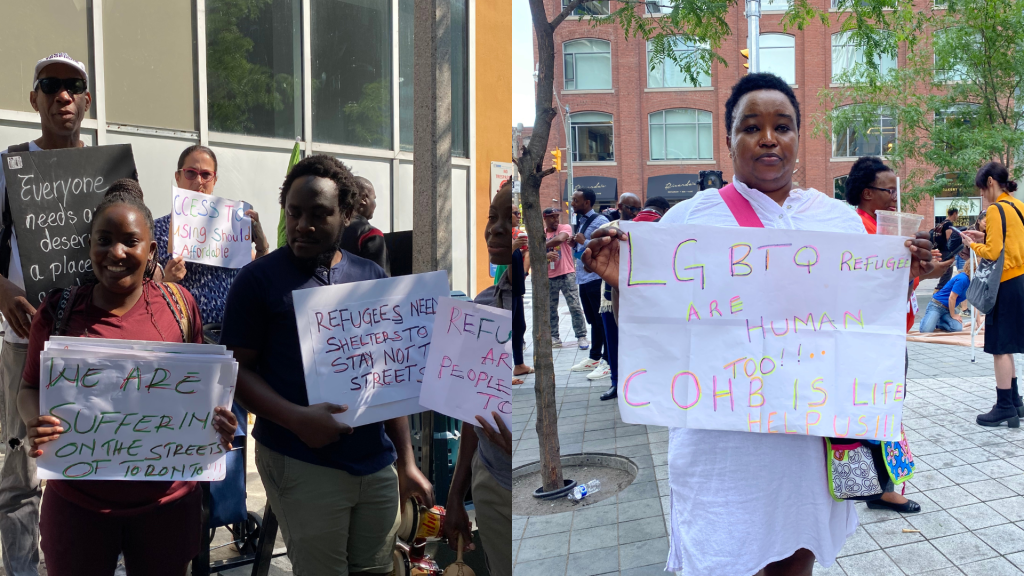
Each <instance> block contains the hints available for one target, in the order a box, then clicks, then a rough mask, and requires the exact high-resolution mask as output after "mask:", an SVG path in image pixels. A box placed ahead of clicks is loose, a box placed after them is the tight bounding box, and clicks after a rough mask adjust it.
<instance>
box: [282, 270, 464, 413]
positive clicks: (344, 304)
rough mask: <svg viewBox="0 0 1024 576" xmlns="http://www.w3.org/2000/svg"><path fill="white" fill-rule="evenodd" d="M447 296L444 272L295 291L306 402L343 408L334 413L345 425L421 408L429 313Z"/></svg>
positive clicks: (430, 328) (430, 324) (430, 329)
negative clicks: (343, 409)
mask: <svg viewBox="0 0 1024 576" xmlns="http://www.w3.org/2000/svg"><path fill="white" fill-rule="evenodd" d="M449 293H450V292H449V290H448V274H447V273H446V272H428V273H426V274H413V275H410V276H399V277H396V278H382V279H380V280H366V281H363V282H352V283H349V284H337V285H331V286H319V287H316V288H307V289H305V290H296V291H295V292H293V293H292V295H293V298H294V301H295V321H296V323H297V325H298V329H299V342H300V344H301V346H302V363H303V365H304V371H305V376H306V394H307V396H308V398H309V404H310V405H313V404H318V403H320V402H331V403H334V404H340V405H347V406H348V411H346V412H343V413H341V414H336V415H335V418H336V419H337V420H338V421H339V422H343V423H345V424H348V425H350V426H362V425H363V424H372V423H374V422H380V421H383V420H388V419H390V418H396V417H398V416H407V415H409V414H414V413H416V412H421V411H422V410H423V409H422V407H421V406H420V403H419V398H420V387H421V385H422V382H423V374H424V370H425V367H426V363H427V355H428V354H429V353H430V343H431V335H432V333H433V328H434V316H435V315H436V313H437V310H438V300H439V299H440V298H442V297H445V296H447V295H448V294H449Z"/></svg>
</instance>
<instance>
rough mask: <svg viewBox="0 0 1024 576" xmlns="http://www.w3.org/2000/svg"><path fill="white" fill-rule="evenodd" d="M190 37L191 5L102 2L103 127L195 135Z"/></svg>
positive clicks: (119, 0)
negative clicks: (105, 123) (122, 126)
mask: <svg viewBox="0 0 1024 576" xmlns="http://www.w3.org/2000/svg"><path fill="white" fill-rule="evenodd" d="M5 10H6V8H5ZM60 12H61V13H63V12H64V9H62V10H61V11H60ZM192 36H193V34H192V3H191V2H165V1H163V0H110V1H107V2H104V3H103V54H104V61H103V69H104V82H105V85H106V89H107V90H106V92H107V93H106V94H104V101H105V103H106V108H107V121H108V122H113V123H117V124H131V125H134V126H150V127H153V128H169V129H172V130H196V128H197V127H196V110H195V103H196V93H195V66H194V61H195V58H194V57H193V54H192V42H191V38H192ZM5 44H6V41H5ZM51 51H52V50H51ZM51 51H48V52H46V53H47V54H49V53H51ZM33 63H34V60H33ZM23 65H25V66H28V65H29V64H28V63H23Z"/></svg>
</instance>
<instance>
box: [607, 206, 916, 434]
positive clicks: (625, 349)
mask: <svg viewBox="0 0 1024 576" xmlns="http://www.w3.org/2000/svg"><path fill="white" fill-rule="evenodd" d="M622 228H623V230H624V231H626V232H628V233H629V242H628V243H624V244H623V246H622V252H621V258H620V270H619V286H620V302H621V306H620V309H619V314H620V315H619V408H620V411H621V413H622V419H623V420H624V421H626V422H630V423H636V424H656V425H660V426H675V427H686V428H706V429H717V430H740V431H747V432H762V433H781V434H809V435H814V436H832V437H851V438H867V439H881V440H897V439H898V438H899V434H900V425H901V415H902V406H903V399H904V396H905V391H906V388H905V382H904V354H905V351H906V337H905V329H906V313H907V295H908V284H909V278H910V277H909V267H910V252H909V250H908V249H907V248H905V247H904V245H903V244H904V241H905V240H906V239H905V238H901V237H894V236H875V235H852V234H838V233H832V232H801V231H792V230H773V229H758V228H721V227H711V226H693V225H672V224H653V223H632V222H627V223H624V225H623V226H622ZM709 449H714V448H713V447H709Z"/></svg>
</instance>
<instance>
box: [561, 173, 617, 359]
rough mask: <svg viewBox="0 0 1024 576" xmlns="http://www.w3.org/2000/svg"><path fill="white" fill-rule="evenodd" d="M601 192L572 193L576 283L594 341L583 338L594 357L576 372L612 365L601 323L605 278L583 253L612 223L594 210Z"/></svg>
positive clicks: (581, 341) (583, 347) (571, 243)
mask: <svg viewBox="0 0 1024 576" xmlns="http://www.w3.org/2000/svg"><path fill="white" fill-rule="evenodd" d="M596 202H597V194H595V193H594V191H593V190H591V189H590V188H580V189H578V190H576V191H575V192H573V194H572V209H573V212H575V213H576V230H575V232H576V234H575V235H574V236H573V237H572V238H570V239H569V246H571V247H572V249H573V252H574V254H575V255H576V283H577V284H579V286H580V303H581V304H583V315H584V316H585V317H586V318H587V323H588V324H590V342H587V339H586V338H580V339H579V344H580V350H586V349H587V348H588V347H590V358H588V359H586V360H584V361H583V362H580V363H579V364H577V365H575V366H573V367H572V371H573V372H600V371H602V370H604V369H605V368H607V367H608V350H607V348H606V347H605V339H604V326H603V325H602V323H601V313H600V310H601V277H600V276H598V275H597V274H595V273H593V272H590V271H588V270H587V269H586V268H584V267H583V261H582V260H580V259H579V256H580V255H581V254H582V253H583V250H584V248H586V245H587V242H589V241H590V236H591V234H593V233H594V230H597V229H598V228H600V227H601V226H604V225H605V224H607V223H608V219H607V218H605V217H604V216H602V215H600V214H598V213H597V212H594V204H595V203H596Z"/></svg>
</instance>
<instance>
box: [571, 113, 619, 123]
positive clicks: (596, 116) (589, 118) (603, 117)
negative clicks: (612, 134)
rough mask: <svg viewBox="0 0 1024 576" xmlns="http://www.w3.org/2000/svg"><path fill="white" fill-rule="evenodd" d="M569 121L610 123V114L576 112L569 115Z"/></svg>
mask: <svg viewBox="0 0 1024 576" xmlns="http://www.w3.org/2000/svg"><path fill="white" fill-rule="evenodd" d="M569 121H570V122H572V123H574V124H592V123H598V122H606V123H609V124H611V121H612V115H611V114H605V113H603V112H577V113H576V114H573V115H572V116H570V117H569Z"/></svg>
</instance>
